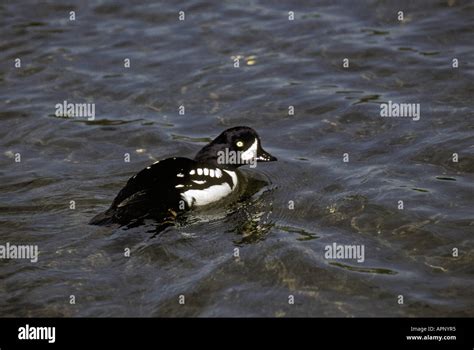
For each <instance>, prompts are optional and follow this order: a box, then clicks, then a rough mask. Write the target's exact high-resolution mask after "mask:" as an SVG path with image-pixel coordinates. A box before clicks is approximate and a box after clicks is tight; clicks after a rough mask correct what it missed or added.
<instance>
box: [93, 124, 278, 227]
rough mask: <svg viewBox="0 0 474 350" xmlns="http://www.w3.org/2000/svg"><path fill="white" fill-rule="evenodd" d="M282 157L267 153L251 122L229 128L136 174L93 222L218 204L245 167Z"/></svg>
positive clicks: (159, 217)
mask: <svg viewBox="0 0 474 350" xmlns="http://www.w3.org/2000/svg"><path fill="white" fill-rule="evenodd" d="M273 161H277V158H276V157H274V156H273V155H271V154H270V153H268V152H267V151H265V150H264V149H263V147H262V142H261V140H260V137H259V135H258V134H257V132H256V131H255V130H254V129H252V128H250V127H247V126H236V127H232V128H230V129H227V130H224V131H223V132H222V133H221V134H220V135H219V136H217V137H216V138H215V139H213V140H212V141H211V142H210V143H208V144H207V145H205V146H204V147H203V148H202V149H201V150H200V151H199V152H198V153H197V154H196V156H195V157H194V159H189V158H185V157H172V158H167V159H164V160H159V161H157V162H155V163H153V164H151V165H149V166H147V167H146V168H145V169H143V170H141V171H139V172H138V173H137V174H136V175H134V176H132V177H131V178H130V179H129V180H128V181H127V183H126V185H125V186H124V187H123V188H122V189H121V190H120V191H119V192H118V194H117V196H116V197H115V198H114V200H113V201H112V203H111V205H110V207H109V208H108V209H107V210H106V211H105V212H103V213H100V214H98V215H96V216H94V217H93V218H92V219H91V220H90V222H89V224H91V225H109V224H120V225H128V224H130V223H133V222H135V223H136V222H143V220H145V219H155V220H163V219H164V218H176V217H177V216H178V215H179V214H180V213H183V212H187V211H190V210H193V209H195V208H201V207H206V206H209V205H212V204H216V203H219V202H220V201H222V200H224V199H225V198H227V197H229V196H231V195H232V194H233V193H235V192H236V191H237V189H238V187H239V178H240V176H239V170H238V168H239V167H241V166H243V165H249V166H250V167H251V168H255V167H256V165H257V163H258V162H273Z"/></svg>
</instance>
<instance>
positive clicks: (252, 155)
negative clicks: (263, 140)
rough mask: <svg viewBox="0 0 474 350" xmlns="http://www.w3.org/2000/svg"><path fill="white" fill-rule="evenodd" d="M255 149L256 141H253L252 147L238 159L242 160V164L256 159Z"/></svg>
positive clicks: (256, 147) (256, 146)
mask: <svg viewBox="0 0 474 350" xmlns="http://www.w3.org/2000/svg"><path fill="white" fill-rule="evenodd" d="M257 149H258V139H255V141H254V142H253V143H252V145H251V146H250V147H249V148H248V149H247V150H246V151H244V152H242V155H241V156H240V159H242V160H243V161H244V162H248V161H251V160H252V159H255V158H257Z"/></svg>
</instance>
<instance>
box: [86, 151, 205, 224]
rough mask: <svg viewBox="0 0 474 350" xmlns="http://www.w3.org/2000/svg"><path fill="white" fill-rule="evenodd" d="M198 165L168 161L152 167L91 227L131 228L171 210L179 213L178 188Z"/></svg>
mask: <svg viewBox="0 0 474 350" xmlns="http://www.w3.org/2000/svg"><path fill="white" fill-rule="evenodd" d="M195 164H196V162H195V161H194V160H191V159H188V158H168V159H165V160H162V161H160V162H157V163H155V164H153V165H150V166H149V167H147V168H145V169H143V170H142V171H140V172H139V173H138V174H136V175H135V176H133V177H132V178H130V179H129V180H128V182H127V184H126V185H125V187H124V188H123V189H122V190H121V191H120V192H119V193H118V195H117V196H116V197H115V199H114V200H113V202H112V205H111V206H110V208H109V209H108V210H107V211H106V212H104V213H101V214H99V215H97V216H95V217H94V218H93V219H92V220H91V222H90V223H91V224H96V225H102V224H108V223H112V222H116V223H120V224H127V223H129V222H130V221H132V220H140V219H144V218H155V219H157V218H161V217H163V215H166V214H167V213H168V211H169V210H170V209H171V210H173V211H177V210H179V206H180V201H181V197H180V193H179V191H178V190H177V189H176V187H175V186H176V185H178V184H180V183H182V182H183V181H186V180H187V178H188V177H189V171H190V169H192V168H193V166H195ZM177 174H182V176H179V177H178V176H177ZM181 203H183V202H181ZM181 209H182V208H181Z"/></svg>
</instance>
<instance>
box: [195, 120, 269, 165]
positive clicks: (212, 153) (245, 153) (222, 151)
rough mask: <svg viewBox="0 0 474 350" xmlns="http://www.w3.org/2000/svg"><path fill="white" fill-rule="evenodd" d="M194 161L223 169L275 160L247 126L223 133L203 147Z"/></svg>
mask: <svg viewBox="0 0 474 350" xmlns="http://www.w3.org/2000/svg"><path fill="white" fill-rule="evenodd" d="M194 159H195V160H196V161H199V162H205V163H210V164H213V165H216V166H218V167H223V168H238V167H239V166H242V165H245V164H249V165H250V166H251V167H255V166H256V165H257V162H273V161H276V160H277V159H276V157H274V156H272V155H271V154H270V153H268V152H266V151H265V150H264V149H263V148H262V143H261V142H260V137H259V136H258V134H257V132H256V131H255V130H253V129H252V128H249V127H247V126H236V127H234V128H230V129H227V130H225V131H223V132H222V133H221V134H220V135H219V136H217V137H216V138H215V139H214V140H213V141H212V142H210V143H209V144H208V145H206V146H204V147H203V148H202V149H201V150H200V151H199V152H198V154H196V157H195V158H194Z"/></svg>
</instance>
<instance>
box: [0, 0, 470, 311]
mask: <svg viewBox="0 0 474 350" xmlns="http://www.w3.org/2000/svg"><path fill="white" fill-rule="evenodd" d="M180 10H184V11H185V15H186V19H185V21H178V11H180ZM400 10H402V11H404V21H403V22H400V21H398V20H397V12H398V11H400ZM70 11H75V12H76V20H75V21H70V20H69V12H70ZM288 11H294V12H295V20H294V21H289V20H288ZM473 18H474V5H473V3H472V2H471V1H457V0H452V1H445V0H439V1H416V2H415V1H382V0H378V1H342V2H335V1H292V2H287V3H284V2H282V1H254V0H248V1H219V2H217V1H216V2H211V1H187V2H182V1H169V2H153V3H152V2H134V4H133V5H131V4H130V3H129V2H128V1H110V2H107V1H87V2H76V3H74V2H68V1H57V2H48V3H43V4H37V2H36V1H3V2H2V4H1V5H0V23H1V24H0V38H1V42H0V57H1V62H2V65H1V67H0V80H1V110H0V121H1V124H0V126H1V128H0V149H1V155H2V156H1V158H0V166H1V168H0V169H1V184H0V230H1V234H0V237H1V244H5V243H6V242H10V243H11V244H37V245H38V247H39V250H40V256H39V261H38V262H37V263H31V262H30V261H25V260H2V261H0V280H1V282H0V314H1V315H2V316H125V315H128V316H474V295H473V292H472V291H473V287H474V283H473V273H474V267H473V266H474V265H473V263H474V244H473V243H474V237H473V234H474V231H473V229H474V215H473V198H474V191H473V173H474V146H473V145H474V137H473V136H474V132H473V126H474V123H473V117H474V116H473V92H474V87H473V78H474V74H473V66H472V62H473V61H474V51H473V38H474V35H473V34H474V22H473ZM236 56H241V57H242V58H241V61H240V63H241V65H240V67H239V68H234V66H233V64H234V61H233V57H236ZM16 58H21V68H15V67H14V63H15V62H14V60H15V59H16ZM125 58H129V59H130V60H131V67H130V68H124V59H125ZM343 58H349V60H350V66H349V68H343V66H342V60H343ZM453 58H457V59H458V60H459V68H453V67H452V60H453ZM64 100H67V101H68V102H72V103H84V102H88V103H95V108H96V110H95V113H96V117H95V120H93V121H87V120H85V119H80V118H60V117H56V116H55V105H56V104H57V103H62V102H63V101H64ZM389 100H391V101H394V102H400V103H419V104H420V109H421V118H420V120H418V121H414V120H412V119H409V118H382V117H381V116H380V113H379V111H380V107H379V106H380V103H383V102H388V101H389ZM180 105H184V106H185V115H179V114H178V107H179V106H180ZM290 105H291V106H294V108H295V114H294V115H288V106H290ZM235 125H248V126H251V127H253V128H255V129H256V130H257V131H258V132H259V134H260V136H261V138H262V142H263V146H264V147H265V148H266V149H267V150H268V151H269V152H270V153H272V154H274V155H275V156H277V157H278V158H279V161H278V162H276V163H271V164H264V165H259V166H258V167H257V169H256V170H248V171H246V173H247V174H248V176H250V180H249V189H250V190H252V191H253V192H255V191H256V193H255V194H254V195H253V196H251V198H249V199H247V200H244V201H241V202H239V203H237V204H234V205H232V206H226V207H224V206H223V207H222V208H217V209H214V210H211V211H207V212H203V213H195V214H193V215H190V217H189V218H188V220H187V221H185V222H183V223H182V225H180V226H178V227H171V228H168V229H167V230H166V231H165V232H164V233H162V234H161V235H159V236H157V237H155V238H151V235H150V233H149V231H150V227H148V226H145V227H138V228H134V229H130V230H124V229H117V228H107V227H95V226H89V225H87V222H88V220H89V219H90V218H91V217H92V216H94V215H95V214H97V213H98V212H100V211H102V210H104V209H105V208H106V207H107V206H108V205H109V204H110V202H111V201H112V199H113V197H114V196H115V195H116V193H117V192H118V191H119V190H120V188H121V187H122V186H123V185H124V184H125V182H126V180H127V179H128V178H129V177H130V176H132V175H133V174H134V173H136V172H137V171H139V170H140V169H142V168H143V167H145V166H147V165H148V164H150V163H151V162H153V161H154V160H156V159H161V158H167V157H170V156H186V157H193V156H194V154H195V153H196V152H197V151H198V150H199V149H200V148H201V147H202V146H203V145H204V144H205V143H206V142H208V141H209V140H210V139H211V138H213V137H215V136H216V135H217V134H219V133H220V132H221V131H222V130H224V129H225V128H227V127H231V126H235ZM17 153H19V154H20V155H21V162H15V154H17ZM125 153H130V155H131V160H130V162H129V163H126V162H124V154H125ZM344 153H348V155H349V162H346V163H345V162H343V154H344ZM453 153H457V154H458V155H459V161H458V162H453V159H452V156H453ZM249 174H250V175H249ZM258 180H260V181H266V182H267V185H265V186H263V187H261V185H258V186H257V185H256V184H257V181H258ZM399 200H402V201H403V202H404V209H403V210H399V209H398V207H397V205H398V201H399ZM70 201H75V204H76V208H75V209H70ZM289 201H293V202H294V209H293V210H292V209H289ZM333 243H338V244H349V245H364V247H365V261H364V262H363V263H358V262H357V261H355V260H329V259H326V258H325V256H324V252H325V247H326V245H332V244H333ZM126 248H129V249H130V250H131V256H130V257H124V249H126ZM235 248H239V252H240V257H239V258H236V257H234V252H235ZM453 248H457V249H458V250H459V254H458V256H457V257H453ZM71 295H74V296H75V299H76V303H75V304H74V305H71V304H70V296H71ZM179 295H184V296H185V305H180V304H179V303H178V297H179ZM290 295H292V296H294V301H295V302H294V304H289V302H288V301H289V296H290ZM399 295H402V296H403V298H404V303H403V305H400V304H399V303H398V296H399Z"/></svg>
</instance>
